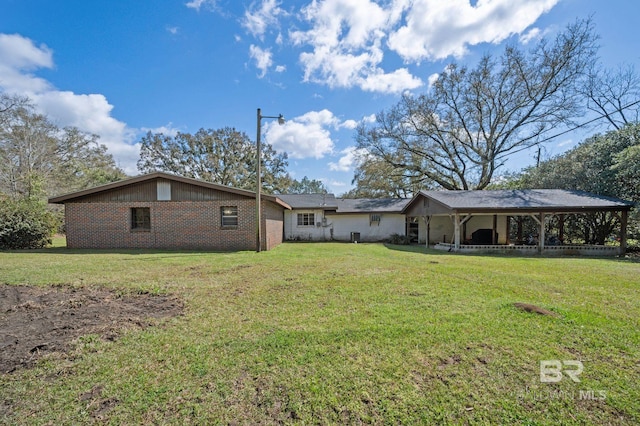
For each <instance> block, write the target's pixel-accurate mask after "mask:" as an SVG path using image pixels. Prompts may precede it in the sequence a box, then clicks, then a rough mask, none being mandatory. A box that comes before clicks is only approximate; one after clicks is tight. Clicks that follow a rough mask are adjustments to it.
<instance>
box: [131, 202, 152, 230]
mask: <svg viewBox="0 0 640 426" xmlns="http://www.w3.org/2000/svg"><path fill="white" fill-rule="evenodd" d="M150 229H151V209H150V208H149V207H134V208H132V209H131V230H133V231H148V230H150Z"/></svg>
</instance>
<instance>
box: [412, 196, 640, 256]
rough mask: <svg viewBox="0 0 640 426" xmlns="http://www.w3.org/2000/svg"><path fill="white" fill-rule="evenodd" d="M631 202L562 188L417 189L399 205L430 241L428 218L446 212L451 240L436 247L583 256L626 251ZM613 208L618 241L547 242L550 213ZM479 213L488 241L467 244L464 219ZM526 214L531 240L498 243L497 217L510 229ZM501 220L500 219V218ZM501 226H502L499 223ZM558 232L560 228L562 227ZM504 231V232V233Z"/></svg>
mask: <svg viewBox="0 0 640 426" xmlns="http://www.w3.org/2000/svg"><path fill="white" fill-rule="evenodd" d="M632 207H633V203H631V202H628V201H625V200H620V199H617V198H611V197H603V196H600V195H595V194H591V193H588V192H583V191H572V190H561V189H529V190H497V191H420V192H419V193H418V194H416V195H415V196H414V197H413V199H412V200H411V201H410V202H409V203H408V204H407V206H406V207H405V208H404V209H403V210H402V213H404V214H405V215H407V216H409V217H421V218H422V220H423V221H424V224H425V225H426V226H425V227H424V229H425V233H426V235H425V240H426V242H427V245H428V244H429V241H430V235H429V231H430V223H431V220H432V218H434V217H443V216H444V217H449V218H450V219H451V222H452V225H453V232H452V234H453V236H452V239H451V241H443V242H438V243H437V244H436V245H435V248H438V249H443V250H449V251H456V252H477V251H494V252H495V251H497V252H520V253H557V254H567V253H571V254H585V255H615V254H618V253H624V252H625V251H626V246H627V221H628V215H629V210H631V208H632ZM592 212H611V213H612V214H614V215H615V216H616V217H617V218H618V219H619V222H620V245H619V246H603V245H585V244H579V245H564V244H559V245H553V246H551V245H546V244H545V240H546V236H545V221H546V220H547V218H549V217H551V216H554V215H561V217H564V215H566V214H585V213H592ZM477 216H485V217H486V216H491V217H492V218H493V221H492V223H493V228H492V229H491V230H489V232H487V234H488V235H489V239H490V240H491V241H485V242H484V244H477V243H476V244H473V243H470V244H469V243H467V244H465V241H464V237H465V236H466V233H463V228H465V224H466V223H468V221H469V220H470V219H472V218H473V217H477ZM514 216H516V217H524V216H528V217H531V218H533V220H534V221H535V222H536V223H537V225H538V237H537V241H535V243H534V244H523V242H522V241H516V242H515V243H511V242H509V241H508V240H507V241H506V242H503V243H502V244H498V240H497V235H498V233H499V232H501V230H500V229H498V218H500V217H506V220H500V223H502V224H504V223H506V226H507V228H505V229H502V232H505V231H507V230H508V227H509V221H510V218H511V217H514ZM503 219H504V218H503ZM503 226H504V225H503ZM560 232H561V233H562V232H563V230H562V228H561V230H560ZM507 234H508V232H507Z"/></svg>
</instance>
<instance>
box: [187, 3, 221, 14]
mask: <svg viewBox="0 0 640 426" xmlns="http://www.w3.org/2000/svg"><path fill="white" fill-rule="evenodd" d="M216 3H217V0H191V1H190V2H188V3H186V4H185V6H187V7H188V8H191V9H195V10H197V11H198V12H199V11H200V8H201V7H202V6H207V7H209V8H211V9H215V8H216Z"/></svg>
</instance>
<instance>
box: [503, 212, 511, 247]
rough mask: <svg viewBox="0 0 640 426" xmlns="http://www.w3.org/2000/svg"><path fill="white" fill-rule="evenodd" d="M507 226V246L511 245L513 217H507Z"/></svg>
mask: <svg viewBox="0 0 640 426" xmlns="http://www.w3.org/2000/svg"><path fill="white" fill-rule="evenodd" d="M506 222H507V226H506V232H505V234H504V235H505V242H506V244H507V245H509V244H511V238H510V235H509V234H511V216H507V220H506Z"/></svg>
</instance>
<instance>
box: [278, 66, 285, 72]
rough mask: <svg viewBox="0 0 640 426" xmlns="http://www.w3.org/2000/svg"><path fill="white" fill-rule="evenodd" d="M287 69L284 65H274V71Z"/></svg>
mask: <svg viewBox="0 0 640 426" xmlns="http://www.w3.org/2000/svg"><path fill="white" fill-rule="evenodd" d="M286 70H287V66H286V65H278V66H276V69H275V72H285V71H286Z"/></svg>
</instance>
